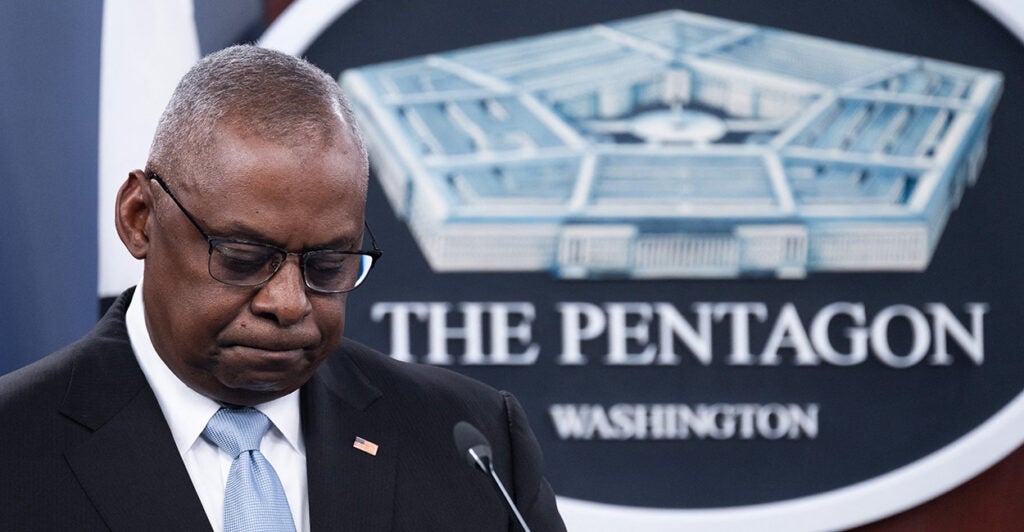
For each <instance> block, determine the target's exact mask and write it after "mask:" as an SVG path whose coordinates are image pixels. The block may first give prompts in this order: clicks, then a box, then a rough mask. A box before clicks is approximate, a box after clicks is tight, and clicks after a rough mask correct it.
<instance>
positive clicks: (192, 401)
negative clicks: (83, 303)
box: [125, 281, 309, 532]
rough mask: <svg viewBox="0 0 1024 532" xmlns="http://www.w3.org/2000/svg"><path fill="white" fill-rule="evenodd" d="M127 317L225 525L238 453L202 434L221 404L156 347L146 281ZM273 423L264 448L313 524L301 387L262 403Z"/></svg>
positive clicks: (301, 526)
mask: <svg viewBox="0 0 1024 532" xmlns="http://www.w3.org/2000/svg"><path fill="white" fill-rule="evenodd" d="M125 321H126V323H127V327H128V338H129V339H130V340H131V344H132V350H133V351H134V352H135V358H136V359H137V360H138V362H139V366H140V367H142V372H143V373H144V374H145V375H146V380H147V381H149V386H150V387H151V388H152V389H153V392H154V393H155V394H156V399H157V401H158V402H159V403H160V409H161V410H163V413H164V418H166V419H167V425H168V426H169V427H170V428H171V435H172V436H174V444H175V445H176V446H177V447H178V452H179V453H181V459H182V461H183V462H185V468H186V469H187V470H188V474H189V477H191V478H192V484H193V485H194V486H195V488H196V493H197V494H199V500H200V501H201V502H202V503H203V509H204V510H206V517H207V518H208V519H209V520H210V524H211V525H213V530H214V531H215V532H222V531H223V530H224V485H225V483H226V482H227V478H228V471H229V470H230V469H231V462H232V460H233V457H231V456H228V454H227V453H225V452H224V451H221V450H220V448H219V447H217V446H216V445H215V444H214V443H212V442H210V441H209V440H207V439H206V438H204V437H202V433H203V429H205V428H206V423H207V422H208V421H209V420H210V418H211V417H212V416H213V414H214V413H216V412H217V410H218V409H220V404H219V403H217V402H216V401H214V400H213V399H210V398H209V397H206V396H205V395H202V394H200V393H198V392H196V391H195V390H193V389H192V388H189V387H188V386H187V385H186V384H185V383H183V382H181V380H179V379H178V377H177V376H175V375H174V373H172V372H171V370H170V369H168V367H167V365H166V364H164V361H163V359H161V358H160V356H159V355H158V354H157V353H156V349H155V348H154V347H153V342H152V341H151V340H150V338H149V328H148V327H147V326H146V312H145V306H144V304H143V301H142V282H141V281H140V282H139V285H138V287H137V288H136V289H135V294H134V295H133V296H132V300H131V302H130V303H129V305H128V310H127V314H126V315H125ZM255 408H256V409H257V410H259V411H260V412H263V413H264V414H265V415H266V416H267V417H268V418H270V421H271V423H272V425H271V428H270V430H269V431H267V434H266V436H264V437H263V441H262V442H260V452H261V453H263V455H264V456H266V458H267V461H269V462H270V464H271V465H272V466H274V470H275V471H277V476H278V477H280V479H281V484H282V485H283V486H284V492H285V496H286V497H287V498H288V506H289V507H290V509H291V511H292V519H294V521H295V527H296V529H297V530H300V531H308V530H309V497H308V491H307V486H306V447H305V443H304V441H303V439H302V426H301V422H300V420H299V391H298V390H296V391H295V392H292V393H290V394H288V395H286V396H284V397H281V398H279V399H275V400H273V401H270V402H267V403H263V404H260V405H256V407H255Z"/></svg>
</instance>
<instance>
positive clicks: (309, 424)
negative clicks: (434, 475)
mask: <svg viewBox="0 0 1024 532" xmlns="http://www.w3.org/2000/svg"><path fill="white" fill-rule="evenodd" d="M380 398H381V394H380V392H379V391H378V390H377V389H376V388H375V387H374V386H373V385H372V384H371V383H370V382H369V380H367V379H366V377H365V376H364V375H363V373H362V372H361V371H359V369H358V368H357V367H356V366H355V365H354V364H352V363H351V361H350V360H349V359H348V356H347V354H346V353H345V351H344V350H342V351H340V352H338V353H335V354H334V355H333V357H332V360H329V361H328V363H325V364H324V365H323V366H321V368H320V370H319V371H318V372H317V374H316V375H315V376H314V377H313V379H311V380H310V382H309V383H307V384H306V386H304V387H303V388H302V419H303V431H304V433H305V441H306V476H307V484H308V486H309V514H310V526H311V529H312V530H381V531H386V530H391V529H392V523H391V516H392V514H393V506H394V490H395V465H396V463H397V455H396V452H397V450H398V447H399V446H398V445H397V444H396V440H395V439H394V434H393V430H394V427H393V425H391V424H388V423H385V422H382V420H381V416H379V415H377V413H375V408H373V407H377V406H379V404H380V403H379V400H380ZM371 405H373V407H371ZM357 436H359V437H362V438H364V439H366V440H368V441H370V442H372V443H374V444H376V445H378V446H379V448H378V450H377V454H376V455H375V456H374V455H371V454H369V453H367V452H364V451H362V450H359V449H356V448H354V447H353V442H354V440H355V438H356V437H357Z"/></svg>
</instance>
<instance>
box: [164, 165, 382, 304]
mask: <svg viewBox="0 0 1024 532" xmlns="http://www.w3.org/2000/svg"><path fill="white" fill-rule="evenodd" d="M146 177H147V178H149V179H151V180H153V181H156V182H157V183H159V184H160V188H162V189H164V192H166V193H167V195H168V196H170V197H171V200H173V201H174V204H175V205H177V206H178V208H179V209H181V212H182V213H183V214H184V215H185V217H186V218H188V221H190V222H192V225H194V226H195V228H196V229H198V230H199V233H200V234H202V235H203V238H205V239H206V241H207V242H209V244H210V249H209V253H210V260H209V270H210V276H211V277H213V278H214V279H216V280H218V281H220V282H222V283H224V284H229V285H233V286H256V285H260V284H263V283H265V282H267V281H269V280H270V278H271V277H273V276H274V274H276V273H277V271H278V270H280V269H281V265H283V264H284V262H285V260H287V259H288V255H295V256H297V257H298V258H299V269H300V270H301V271H302V279H303V281H304V282H305V283H306V286H307V287H309V288H310V289H311V290H314V291H317V292H323V293H328V294H338V293H342V292H349V291H351V290H354V289H355V288H356V287H357V286H359V285H361V284H363V281H365V280H366V276H367V275H369V273H370V270H371V269H372V268H373V265H374V264H376V262H377V261H378V260H379V259H380V257H381V255H382V254H383V252H382V251H381V250H380V248H378V247H377V240H376V239H375V238H374V237H373V231H370V226H369V224H366V223H365V222H364V225H365V227H366V232H367V233H368V234H369V235H370V243H371V245H372V246H373V249H372V250H369V251H342V250H336V249H314V250H310V251H303V252H301V253H294V252H291V251H287V250H285V249H281V248H279V247H277V246H272V245H270V244H260V243H257V242H247V241H245V240H235V239H231V238H220V237H215V236H210V235H209V234H207V233H206V231H204V230H203V228H202V226H200V225H199V222H197V221H196V219H195V217H194V216H192V214H191V213H189V212H188V210H187V209H185V207H184V206H183V205H182V204H181V202H180V201H178V198H177V197H176V196H175V195H174V193H173V192H171V189H169V188H167V183H165V182H164V180H163V179H162V178H161V177H160V176H159V175H157V174H156V172H149V173H147V174H146Z"/></svg>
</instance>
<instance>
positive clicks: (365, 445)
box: [352, 436, 377, 456]
mask: <svg viewBox="0 0 1024 532" xmlns="http://www.w3.org/2000/svg"><path fill="white" fill-rule="evenodd" d="M352 447H355V448H356V449H359V450H360V451H363V452H364V453H366V454H368V455H370V456H377V444H376V443H373V442H372V441H369V440H366V439H363V438H361V437H359V436H356V441H354V442H352Z"/></svg>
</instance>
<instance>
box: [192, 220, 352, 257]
mask: <svg viewBox="0 0 1024 532" xmlns="http://www.w3.org/2000/svg"><path fill="white" fill-rule="evenodd" d="M208 231H210V236H212V237H215V238H222V239H226V240H241V241H245V242H250V243H253V244H269V245H271V246H274V247H276V248H281V249H284V250H286V251H287V250H288V249H287V248H286V247H285V246H284V243H283V242H281V241H279V240H275V239H273V238H270V237H269V236H267V235H266V234H263V233H262V232H260V231H259V230H258V229H255V228H252V227H249V226H247V225H245V224H244V223H242V222H232V223H230V224H228V226H227V227H226V228H224V230H216V231H215V230H212V229H209V230H208ZM362 236H363V235H362V233H360V235H359V237H357V238H351V237H344V236H342V237H337V238H335V239H333V240H329V241H327V242H322V243H320V244H315V245H312V246H307V247H305V248H303V249H300V250H298V251H297V252H299V253H301V252H304V251H314V250H319V249H334V250H339V251H345V250H351V249H354V248H355V247H356V244H357V243H358V242H359V239H360V238H361V237H362Z"/></svg>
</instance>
